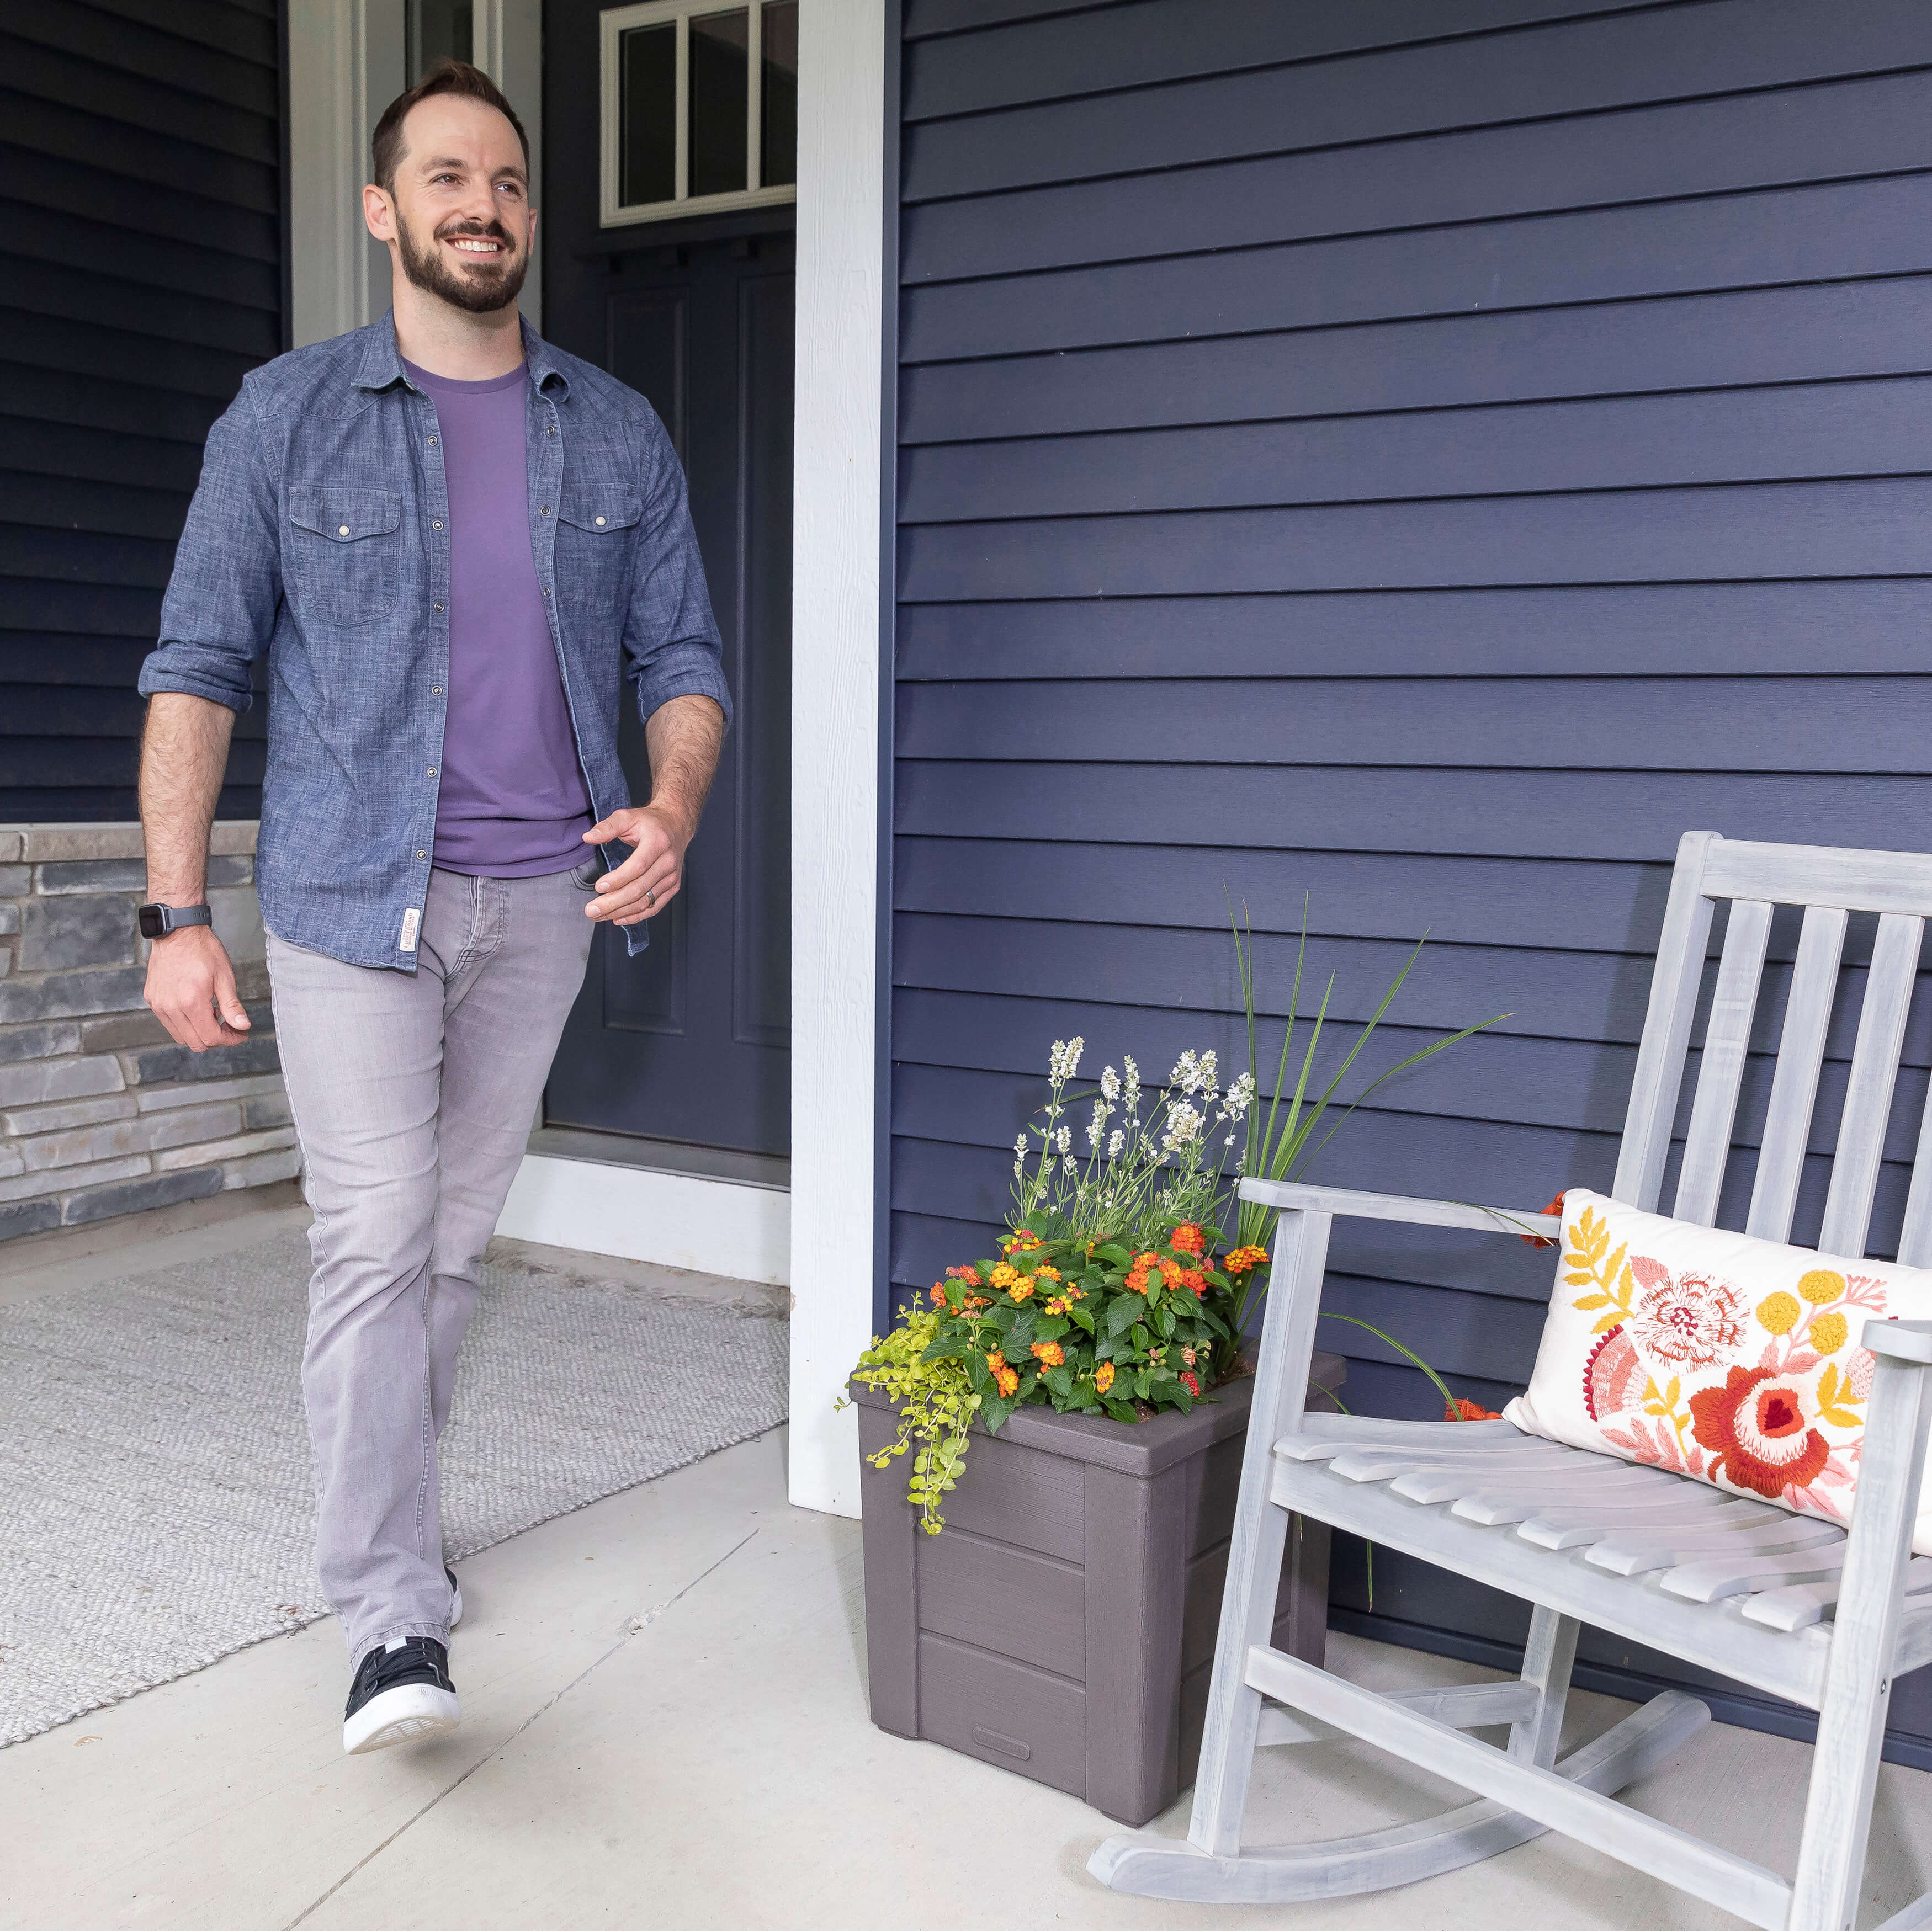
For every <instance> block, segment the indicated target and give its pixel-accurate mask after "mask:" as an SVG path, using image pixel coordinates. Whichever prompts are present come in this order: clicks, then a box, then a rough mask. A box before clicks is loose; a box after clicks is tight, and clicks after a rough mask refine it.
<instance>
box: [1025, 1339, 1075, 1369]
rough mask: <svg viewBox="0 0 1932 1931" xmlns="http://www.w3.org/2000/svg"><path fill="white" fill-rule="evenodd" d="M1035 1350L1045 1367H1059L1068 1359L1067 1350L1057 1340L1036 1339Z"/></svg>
mask: <svg viewBox="0 0 1932 1931" xmlns="http://www.w3.org/2000/svg"><path fill="white" fill-rule="evenodd" d="M1033 1351H1034V1354H1037V1356H1038V1357H1040V1364H1041V1366H1043V1367H1047V1368H1058V1366H1060V1364H1061V1363H1062V1362H1063V1361H1064V1360H1066V1359H1067V1351H1066V1350H1065V1349H1064V1348H1062V1347H1061V1345H1060V1343H1059V1342H1057V1341H1036V1342H1034V1345H1033Z"/></svg>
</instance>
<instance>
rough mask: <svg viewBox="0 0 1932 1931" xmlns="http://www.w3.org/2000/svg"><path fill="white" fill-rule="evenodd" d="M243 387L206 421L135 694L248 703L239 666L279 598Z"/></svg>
mask: <svg viewBox="0 0 1932 1931" xmlns="http://www.w3.org/2000/svg"><path fill="white" fill-rule="evenodd" d="M268 454H269V452H268V448H267V442H266V438H265V436H263V433H262V424H261V422H260V418H259V417H258V415H257V409H256V406H255V403H254V398H253V397H251V394H250V393H249V390H248V385H247V384H244V385H243V386H242V393H241V394H239V396H237V397H236V399H235V400H234V401H233V403H230V404H229V406H228V409H227V410H226V412H225V413H224V414H223V415H222V417H221V418H220V421H217V423H216V424H215V425H214V427H213V428H212V429H211V430H209V431H208V445H207V448H206V449H205V451H203V453H202V460H201V480H200V481H199V483H197V484H196V486H195V492H194V500H193V502H192V503H190V505H189V506H188V512H187V525H186V527H185V528H184V529H183V530H182V532H181V542H180V544H179V546H178V547H177V548H176V550H175V567H174V573H173V574H172V576H171V577H169V580H168V589H167V595H166V596H165V597H164V598H163V599H162V602H161V631H160V643H158V645H157V646H156V647H155V649H154V650H152V651H151V652H149V654H148V658H147V660H146V661H145V663H143V664H142V666H141V677H140V685H139V688H140V692H141V695H142V697H153V696H154V694H155V693H156V692H157V691H181V692H182V693H184V694H186V695H187V696H189V697H206V698H208V699H209V700H211V702H213V703H217V704H226V706H228V708H229V709H230V710H232V711H245V710H247V709H248V707H249V706H250V704H251V703H252V702H253V701H254V700H253V697H252V696H251V692H250V691H249V688H248V676H249V667H250V665H251V663H252V662H253V661H254V659H255V658H257V657H259V656H260V655H262V653H263V652H265V651H266V649H268V647H269V639H270V638H271V637H272V636H273V635H274V634H275V611H276V608H277V606H278V604H279V603H280V601H281V594H282V580H281V550H280V545H279V543H278V528H277V521H276V510H275V488H274V485H273V483H272V480H271V477H270V472H269V460H268Z"/></svg>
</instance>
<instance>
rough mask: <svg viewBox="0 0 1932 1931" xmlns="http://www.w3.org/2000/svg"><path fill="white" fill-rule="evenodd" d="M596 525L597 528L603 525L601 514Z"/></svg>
mask: <svg viewBox="0 0 1932 1931" xmlns="http://www.w3.org/2000/svg"><path fill="white" fill-rule="evenodd" d="M597 527H598V529H602V528H603V527H604V519H603V518H602V517H601V516H600V517H598V519H597Z"/></svg>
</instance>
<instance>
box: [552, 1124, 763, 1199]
mask: <svg viewBox="0 0 1932 1931" xmlns="http://www.w3.org/2000/svg"><path fill="white" fill-rule="evenodd" d="M528 1150H529V1152H531V1153H538V1154H541V1155H542V1156H544V1158H545V1159H551V1160H583V1161H586V1162H590V1163H592V1164H593V1165H601V1166H606V1167H636V1168H642V1169H643V1171H646V1172H649V1173H655V1174H685V1175H686V1176H688V1177H691V1178H694V1179H697V1180H727V1181H730V1183H733V1185H735V1186H748V1187H767V1188H769V1189H771V1191H772V1192H774V1193H789V1192H790V1191H791V1162H790V1160H789V1159H787V1158H786V1157H785V1156H784V1155H783V1154H781V1153H742V1152H740V1151H739V1150H737V1149H736V1148H735V1147H694V1146H692V1145H690V1144H688V1143H687V1142H685V1141H682V1140H652V1139H649V1138H646V1137H645V1136H644V1135H642V1134H637V1133H601V1132H597V1131H596V1130H595V1129H593V1128H590V1127H586V1126H539V1127H537V1128H535V1129H533V1130H532V1132H531V1135H530V1138H529V1148H528Z"/></svg>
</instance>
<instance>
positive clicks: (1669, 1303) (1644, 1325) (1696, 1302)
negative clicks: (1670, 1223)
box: [1630, 1254, 1745, 1368]
mask: <svg viewBox="0 0 1932 1931" xmlns="http://www.w3.org/2000/svg"><path fill="white" fill-rule="evenodd" d="M1630 1265H1631V1273H1633V1274H1634V1275H1635V1276H1637V1279H1638V1280H1640V1282H1643V1289H1644V1292H1643V1299H1642V1300H1640V1301H1639V1302H1638V1303H1637V1315H1636V1318H1635V1319H1634V1321H1633V1322H1632V1324H1631V1325H1632V1327H1634V1330H1635V1333H1634V1334H1633V1335H1632V1336H1631V1339H1633V1340H1634V1342H1636V1343H1637V1346H1638V1347H1639V1348H1642V1349H1643V1351H1644V1352H1645V1353H1646V1354H1653V1355H1655V1356H1656V1357H1658V1360H1663V1361H1670V1362H1676V1363H1688V1364H1689V1365H1690V1366H1691V1367H1693V1368H1709V1367H1711V1366H1714V1365H1715V1363H1717V1362H1718V1360H1720V1359H1721V1358H1722V1357H1724V1356H1725V1355H1727V1354H1732V1353H1734V1352H1735V1351H1736V1348H1737V1346H1738V1345H1739V1342H1741V1341H1742V1340H1743V1339H1744V1332H1745V1324H1744V1310H1743V1308H1742V1305H1741V1304H1740V1303H1739V1299H1738V1291H1737V1289H1736V1288H1734V1287H1733V1286H1732V1285H1731V1284H1730V1282H1728V1281H1718V1280H1713V1279H1711V1277H1710V1276H1708V1275H1705V1274H1680V1275H1679V1276H1676V1278H1675V1279H1673V1278H1672V1276H1670V1274H1668V1273H1666V1272H1665V1270H1664V1268H1663V1267H1661V1266H1660V1265H1659V1264H1658V1263H1657V1262H1656V1261H1652V1260H1651V1259H1649V1258H1648V1257H1647V1256H1646V1255H1641V1254H1637V1255H1632V1256H1631V1264H1630Z"/></svg>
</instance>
